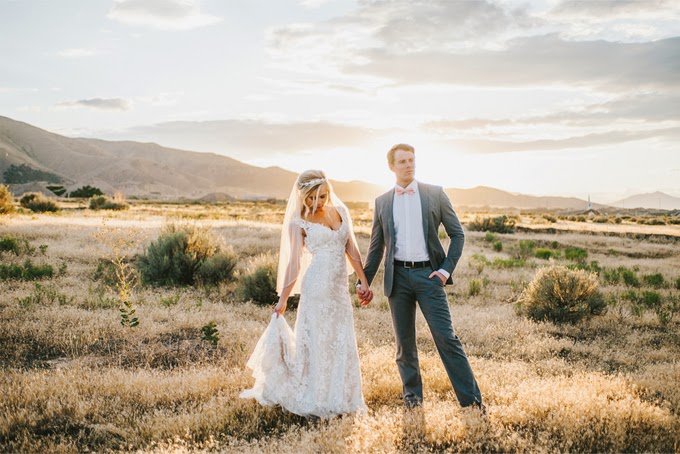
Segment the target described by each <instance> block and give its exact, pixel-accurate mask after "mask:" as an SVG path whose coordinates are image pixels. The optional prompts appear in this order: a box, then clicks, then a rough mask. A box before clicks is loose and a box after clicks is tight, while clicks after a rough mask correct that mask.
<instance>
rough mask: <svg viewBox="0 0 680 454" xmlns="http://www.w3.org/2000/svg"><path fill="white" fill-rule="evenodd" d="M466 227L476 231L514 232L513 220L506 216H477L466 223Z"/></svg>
mask: <svg viewBox="0 0 680 454" xmlns="http://www.w3.org/2000/svg"><path fill="white" fill-rule="evenodd" d="M467 227H468V229H470V230H472V231H476V232H496V233H515V221H514V220H512V219H510V218H508V217H507V216H497V217H493V218H481V217H479V216H477V217H476V218H475V220H474V221H471V222H470V223H468V226H467Z"/></svg>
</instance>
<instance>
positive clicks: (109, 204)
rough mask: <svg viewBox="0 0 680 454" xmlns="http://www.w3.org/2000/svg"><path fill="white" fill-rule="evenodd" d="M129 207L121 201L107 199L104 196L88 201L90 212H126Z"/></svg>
mask: <svg viewBox="0 0 680 454" xmlns="http://www.w3.org/2000/svg"><path fill="white" fill-rule="evenodd" d="M129 208H130V205H128V204H127V203H125V202H124V201H122V200H115V199H113V200H112V199H109V198H108V197H106V196H105V195H98V196H94V197H92V198H91V199H90V209H91V210H127V209H129Z"/></svg>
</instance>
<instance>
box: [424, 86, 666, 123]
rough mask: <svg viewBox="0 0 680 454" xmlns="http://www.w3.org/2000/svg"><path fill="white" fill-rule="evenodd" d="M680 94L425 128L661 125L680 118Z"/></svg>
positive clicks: (641, 96) (627, 98)
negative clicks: (679, 107) (543, 113)
mask: <svg viewBox="0 0 680 454" xmlns="http://www.w3.org/2000/svg"><path fill="white" fill-rule="evenodd" d="M678 105H680V93H668V94H660V93H646V94H639V95H633V96H621V97H618V98H615V99H612V100H610V101H607V102H602V103H597V104H590V105H587V106H583V107H580V108H578V109H573V110H565V111H557V112H554V113H550V114H546V115H533V116H524V117H521V116H520V117H515V118H463V119H456V120H446V119H440V120H431V121H428V122H425V123H423V127H425V128H426V129H429V130H433V131H436V132H438V133H452V132H456V131H466V130H476V129H493V128H497V127H508V126H512V127H527V126H540V125H546V124H550V125H562V126H574V127H591V128H592V127H602V126H605V127H607V126H609V127H611V126H613V125H615V124H616V123H621V122H627V123H643V124H658V123H663V122H669V121H676V122H677V121H680V109H678V107H677V106H678Z"/></svg>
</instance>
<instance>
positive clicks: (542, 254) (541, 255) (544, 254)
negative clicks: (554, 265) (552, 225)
mask: <svg viewBox="0 0 680 454" xmlns="http://www.w3.org/2000/svg"><path fill="white" fill-rule="evenodd" d="M553 255H554V253H553V251H551V250H550V249H545V248H539V249H536V252H535V253H534V257H536V258H538V259H543V260H548V259H550V258H551V257H553Z"/></svg>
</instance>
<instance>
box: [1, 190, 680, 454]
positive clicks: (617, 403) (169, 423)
mask: <svg viewBox="0 0 680 454" xmlns="http://www.w3.org/2000/svg"><path fill="white" fill-rule="evenodd" d="M271 209H272V210H273V212H272V213H270V214H269V216H268V217H267V216H265V217H264V218H263V219H265V220H272V222H275V220H276V219H277V216H278V211H277V210H279V208H276V207H274V208H271ZM168 210H170V211H168ZM229 210H230V208H228V207H227V208H225V207H202V206H200V205H186V206H174V207H170V208H168V207H167V206H161V207H159V206H156V205H144V204H139V203H133V205H132V207H131V209H130V210H129V211H127V212H116V213H111V214H106V215H105V216H106V218H107V221H106V225H108V226H112V227H117V228H120V229H121V230H122V231H127V230H130V231H131V230H132V229H136V230H138V231H140V232H143V234H144V235H147V240H146V241H145V243H143V244H140V245H139V246H138V247H137V248H136V249H135V251H133V252H134V253H141V252H142V251H143V250H144V247H145V246H146V244H148V241H150V240H151V239H153V238H154V237H155V235H157V233H158V232H159V231H160V229H161V228H162V226H163V225H164V224H165V223H166V222H168V220H173V219H175V220H183V221H187V220H193V221H196V222H200V224H201V225H204V226H206V227H210V228H212V229H214V231H215V232H216V233H218V234H219V235H220V236H222V237H223V238H224V240H225V242H226V243H227V244H230V245H232V246H233V248H234V250H235V252H236V253H237V254H238V255H239V256H240V264H239V269H241V270H245V269H246V268H247V267H248V266H249V265H250V264H251V263H253V262H254V261H257V260H260V258H259V257H258V256H259V255H260V254H263V253H271V252H272V251H275V250H276V248H277V247H278V236H279V231H280V230H279V227H278V225H276V224H274V223H272V222H261V220H258V219H255V218H249V216H250V214H249V213H250V212H248V211H247V210H242V211H233V210H232V211H229ZM239 210H241V208H239ZM168 213H169V215H168ZM361 216H364V217H367V216H366V214H365V213H363V214H362V213H359V214H358V215H357V217H361ZM367 218H368V217H367ZM101 225H102V214H101V213H96V214H95V213H91V212H89V211H64V212H62V213H61V214H58V215H22V214H17V215H13V216H11V217H3V218H0V233H11V234H14V235H20V236H22V237H24V238H26V239H29V240H30V241H31V242H32V243H33V244H34V245H36V246H37V245H40V244H44V245H47V246H48V247H47V250H46V252H45V255H44V256H42V255H40V253H39V252H38V253H36V256H35V257H32V258H33V259H35V260H36V261H38V262H40V261H44V262H46V263H51V264H53V265H55V266H59V264H60V263H66V264H67V266H68V267H67V270H66V273H65V274H64V275H62V276H58V277H55V278H53V279H51V280H50V281H43V282H39V285H40V286H42V287H41V289H42V291H44V292H46V293H45V295H46V296H44V297H43V300H42V301H41V302H40V303H39V304H38V303H31V302H29V300H28V299H27V297H29V296H31V295H35V294H36V292H37V291H38V290H36V283H34V282H15V281H0V285H1V286H2V294H1V296H0V313H1V314H2V320H3V321H4V323H2V324H1V325H0V367H1V368H2V369H1V371H0V395H2V396H3V399H2V400H1V401H0V451H3V452H15V451H21V452H83V451H87V450H94V451H100V452H101V451H109V450H111V451H118V450H122V451H133V452H157V453H166V452H194V451H197V450H205V451H215V452H234V451H236V452H440V451H451V452H453V451H456V452H458V451H472V452H479V451H487V452H488V451H491V452H508V451H510V452H555V451H569V452H572V451H574V452H629V451H651V452H674V451H675V452H678V450H679V449H680V448H679V444H680V391H679V389H680V386H678V385H677V384H678V383H680V366H679V365H678V361H677V359H678V358H679V357H680V320H678V317H677V316H676V318H675V319H673V320H672V321H671V323H670V324H668V325H667V326H661V325H660V324H659V322H658V320H657V319H656V317H655V315H654V314H653V313H651V312H646V313H644V314H643V315H642V316H639V317H636V316H633V315H632V314H631V313H630V311H628V310H627V309H626V308H625V307H624V308H623V309H621V310H618V311H617V310H614V309H611V310H610V311H609V313H608V314H606V315H604V316H601V317H596V318H595V319H593V320H592V321H590V322H588V323H586V324H582V325H577V326H556V325H553V324H550V323H533V322H530V321H527V320H525V319H523V318H520V317H518V316H517V315H516V314H515V312H514V309H513V305H512V301H514V298H516V297H517V296H518V295H519V292H521V289H522V288H523V285H525V284H526V282H528V281H530V280H531V278H532V277H533V275H534V273H535V271H536V267H538V266H542V265H545V264H547V263H548V262H547V261H543V260H538V259H531V260H530V262H531V263H532V264H533V267H531V266H527V267H522V268H512V269H498V268H493V267H491V266H488V265H486V266H484V267H483V268H482V269H481V270H480V269H479V267H475V266H474V264H472V263H471V261H470V257H471V256H472V255H473V254H483V255H485V256H486V257H487V258H489V259H490V260H493V259H494V258H495V257H506V258H507V253H506V252H505V251H506V250H504V251H503V252H500V253H498V252H494V251H493V249H492V248H491V247H490V245H489V244H488V242H485V241H484V234H483V233H477V232H471V233H469V234H468V237H467V244H466V249H465V252H464V256H463V258H462V259H461V262H460V264H459V267H458V269H457V270H456V272H455V274H454V278H455V279H456V283H455V285H454V286H452V287H447V292H448V293H449V296H450V301H451V302H452V306H451V310H452V315H453V320H454V327H455V329H456V332H457V334H458V335H459V336H460V337H461V339H462V341H463V345H464V346H465V348H466V351H467V353H468V355H469V357H470V361H471V364H472V367H473V370H474V371H475V374H476V377H477V379H478V382H479V385H480V387H481V389H482V393H483V395H484V399H485V402H486V403H487V405H488V407H489V416H488V418H486V419H484V418H481V417H480V416H479V414H477V413H476V412H474V411H469V410H464V409H461V408H460V406H459V405H458V403H457V402H456V400H455V396H454V394H453V392H452V390H451V386H450V383H449V381H448V378H447V376H446V373H445V371H444V368H443V366H442V364H441V361H440V360H439V357H438V355H437V353H436V348H435V346H434V343H433V341H432V338H431V336H430V334H429V331H428V330H427V326H426V323H425V321H424V319H423V318H422V316H420V314H419V316H418V320H417V330H418V344H419V349H420V358H421V366H422V371H423V378H424V386H425V404H424V406H423V407H422V408H421V409H419V410H416V411H409V412H405V411H404V410H403V409H402V404H401V400H400V393H401V383H400V380H399V376H398V373H397V369H396V365H395V363H394V341H393V334H392V326H391V320H390V315H389V311H388V310H387V306H386V301H385V299H384V297H382V296H381V282H380V281H381V278H380V277H378V279H377V282H375V283H374V286H373V287H374V290H376V296H377V297H376V300H375V301H374V302H373V303H372V304H371V305H370V306H369V307H368V308H361V309H359V308H357V309H355V325H356V329H357V339H358V344H359V354H360V359H361V365H362V374H363V383H364V395H365V398H366V401H367V404H368V406H369V413H368V415H366V416H364V417H359V418H355V417H351V416H346V417H342V418H335V419H331V420H328V421H319V422H311V421H307V420H305V419H303V418H299V417H296V416H294V415H290V414H285V413H283V412H282V411H281V410H279V409H274V408H264V407H261V406H259V405H258V404H256V403H255V402H254V401H249V400H243V399H239V398H238V394H239V393H240V391H241V390H243V389H244V388H247V387H249V386H250V385H251V384H252V378H251V377H250V375H249V374H248V371H247V370H246V368H245V362H246V360H247V359H248V356H249V354H250V352H251V351H252V349H253V347H254V345H255V343H256V342H257V339H258V337H259V335H260V334H261V332H262V330H263V329H264V327H265V326H266V323H267V321H268V319H269V314H270V311H271V308H267V307H259V306H256V305H254V304H252V303H247V302H239V301H236V296H235V291H234V290H235V287H236V285H235V284H230V285H224V286H221V287H220V288H216V289H191V288H185V289H172V288H160V289H154V288H139V289H137V291H136V292H135V294H134V295H133V301H134V304H135V307H136V308H137V315H138V316H139V319H140V326H139V327H137V328H132V329H130V328H126V327H123V326H121V325H120V323H119V315H118V310H117V308H116V307H117V306H116V300H115V294H113V293H111V292H109V291H108V290H106V288H105V287H104V286H103V284H102V283H101V282H100V281H96V280H94V279H93V276H94V272H95V269H96V266H97V260H98V258H99V257H100V256H101V254H102V253H105V252H106V250H105V247H103V245H99V244H97V243H95V242H93V234H94V233H96V232H97V231H98V230H99V229H100V228H101ZM588 225H590V224H588ZM646 227H647V228H648V229H650V230H648V231H647V232H648V233H649V232H654V231H655V230H654V229H655V228H656V226H646ZM361 229H367V227H366V226H365V225H363V226H362V225H360V226H359V230H360V232H361V231H362V230H361ZM497 236H498V238H499V239H500V240H501V241H502V242H503V243H504V245H506V246H510V245H511V244H513V243H516V242H517V241H518V240H520V239H532V240H534V241H553V240H556V241H559V242H560V243H561V244H563V245H570V246H579V247H583V248H585V249H587V250H588V251H589V257H588V261H590V260H596V261H598V262H599V263H600V265H601V266H605V267H610V268H612V267H617V266H619V265H621V264H623V265H625V266H627V267H629V268H633V267H635V266H637V267H639V270H640V271H639V273H640V274H644V273H652V272H661V273H663V274H664V276H666V278H667V280H668V281H672V282H674V280H675V279H676V278H677V277H678V275H680V272H678V270H680V252H679V251H678V248H677V243H676V242H674V241H671V240H667V239H666V240H655V239H648V240H645V241H641V240H635V239H632V238H626V237H618V236H593V235H590V234H581V233H578V232H572V233H564V234H557V235H550V234H546V233H540V234H531V233H522V234H515V235H497ZM359 242H360V247H361V248H362V250H364V251H365V250H366V247H367V243H368V237H367V234H366V232H365V231H364V232H363V233H362V234H360V235H359ZM611 250H615V251H618V252H616V253H612V252H611ZM0 260H2V261H3V262H7V261H14V260H23V258H18V259H17V258H13V257H10V256H9V255H2V256H1V257H0ZM562 262H565V261H564V260H563V259H562ZM472 279H479V280H483V281H484V285H483V286H482V290H481V292H480V294H478V295H475V296H469V295H468V281H470V280H472ZM349 285H350V287H351V286H352V284H351V283H349ZM625 290H626V288H625V287H624V286H623V285H622V284H619V285H616V286H613V285H612V286H605V287H603V291H604V292H605V293H607V294H609V295H616V294H618V293H621V292H623V291H625ZM661 293H663V294H664V295H677V293H678V291H677V290H675V289H672V288H667V289H663V290H662V291H661ZM294 317H295V313H294V311H290V313H289V314H288V319H289V320H294ZM210 321H215V322H216V324H217V327H218V329H219V330H220V341H219V343H218V345H217V347H215V348H213V347H212V346H211V345H210V344H209V343H207V342H204V341H201V332H200V328H201V327H202V326H203V325H205V324H207V323H208V322H210Z"/></svg>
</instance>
